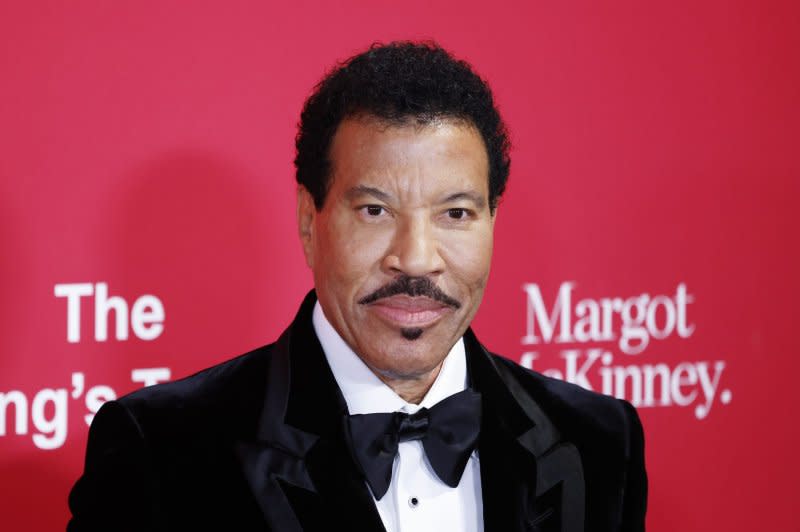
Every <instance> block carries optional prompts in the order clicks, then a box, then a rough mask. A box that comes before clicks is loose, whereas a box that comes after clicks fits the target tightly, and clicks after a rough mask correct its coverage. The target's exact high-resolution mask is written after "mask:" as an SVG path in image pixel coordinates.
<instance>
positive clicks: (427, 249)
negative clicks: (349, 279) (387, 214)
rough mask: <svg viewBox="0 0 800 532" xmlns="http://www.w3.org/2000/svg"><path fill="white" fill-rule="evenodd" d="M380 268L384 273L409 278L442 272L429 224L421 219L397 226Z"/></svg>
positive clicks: (406, 221) (440, 257)
mask: <svg viewBox="0 0 800 532" xmlns="http://www.w3.org/2000/svg"><path fill="white" fill-rule="evenodd" d="M383 266H384V270H385V271H386V272H387V273H393V274H397V273H402V274H405V275H408V276H411V277H422V276H431V275H438V274H440V273H442V271H444V260H443V259H442V256H441V255H440V254H439V243H438V241H437V240H436V236H435V234H434V228H433V227H432V224H431V222H430V221H429V220H427V219H425V218H424V217H420V218H413V219H408V220H405V221H403V222H402V223H400V224H398V226H397V229H396V231H395V234H394V238H393V239H392V245H391V247H390V248H389V251H388V252H387V254H386V256H385V257H384V260H383Z"/></svg>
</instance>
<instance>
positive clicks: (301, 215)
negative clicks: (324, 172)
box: [297, 185, 317, 269]
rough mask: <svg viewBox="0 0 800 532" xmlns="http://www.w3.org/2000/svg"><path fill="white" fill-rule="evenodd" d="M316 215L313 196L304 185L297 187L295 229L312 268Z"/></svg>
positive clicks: (307, 261) (307, 262)
mask: <svg viewBox="0 0 800 532" xmlns="http://www.w3.org/2000/svg"><path fill="white" fill-rule="evenodd" d="M316 216H317V207H316V206H315V205H314V197H313V196H312V195H311V193H310V192H309V191H308V189H306V187H304V186H303V185H300V186H298V187H297V230H298V233H299V234H300V243H301V244H302V245H303V253H304V254H305V256H306V264H308V267H309V268H312V269H313V268H314V222H315V220H316Z"/></svg>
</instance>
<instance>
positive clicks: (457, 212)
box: [447, 209, 468, 220]
mask: <svg viewBox="0 0 800 532" xmlns="http://www.w3.org/2000/svg"><path fill="white" fill-rule="evenodd" d="M467 214H468V213H467V209H447V216H449V217H450V218H452V219H453V220H463V219H465V218H466V217H467Z"/></svg>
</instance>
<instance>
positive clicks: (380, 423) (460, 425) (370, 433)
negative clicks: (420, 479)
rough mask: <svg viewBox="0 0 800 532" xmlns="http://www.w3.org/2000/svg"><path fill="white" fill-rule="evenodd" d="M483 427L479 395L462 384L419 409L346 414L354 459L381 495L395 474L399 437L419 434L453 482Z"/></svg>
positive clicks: (433, 464) (443, 477)
mask: <svg viewBox="0 0 800 532" xmlns="http://www.w3.org/2000/svg"><path fill="white" fill-rule="evenodd" d="M480 427H481V395H480V394H479V393H478V392H475V391H473V390H464V391H463V392H459V393H457V394H454V395H451V396H450V397H448V398H446V399H444V400H442V401H440V402H439V403H436V404H435V405H434V406H433V407H432V408H430V409H427V408H420V409H419V411H417V412H416V413H415V414H406V413H403V412H393V413H389V414H356V415H352V416H347V417H346V418H345V430H344V433H345V438H346V440H347V444H348V446H349V447H350V452H351V453H352V455H353V458H354V459H355V461H356V463H357V464H358V465H359V466H360V467H361V472H362V473H363V474H364V477H365V479H366V481H367V483H368V484H369V487H370V488H371V489H372V493H373V495H375V498H376V499H378V500H380V499H381V498H383V496H384V495H385V494H386V491H387V490H388V489H389V483H390V482H391V480H392V463H393V462H394V457H395V456H396V455H397V446H398V444H399V443H400V442H404V441H409V440H421V441H422V447H423V448H424V449H425V455H426V456H427V457H428V461H429V462H430V464H431V467H432V468H433V470H434V471H435V472H436V475H437V476H438V477H439V478H440V479H441V480H442V482H444V483H445V484H447V485H448V486H450V487H452V488H455V487H456V486H458V483H459V481H460V480H461V475H462V474H463V473H464V468H465V467H466V466H467V461H468V460H469V457H470V455H471V454H472V451H473V450H474V449H475V444H476V443H477V441H478V433H479V432H480Z"/></svg>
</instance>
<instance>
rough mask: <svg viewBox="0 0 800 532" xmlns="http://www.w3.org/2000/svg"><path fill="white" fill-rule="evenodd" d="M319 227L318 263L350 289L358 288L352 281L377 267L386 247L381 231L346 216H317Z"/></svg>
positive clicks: (327, 274) (370, 272)
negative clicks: (320, 218)
mask: <svg viewBox="0 0 800 532" xmlns="http://www.w3.org/2000/svg"><path fill="white" fill-rule="evenodd" d="M320 229H321V231H320V232H319V233H318V234H319V235H320V238H319V245H318V253H319V254H320V261H319V264H320V267H321V268H322V269H323V271H325V272H326V276H327V277H329V278H334V279H335V280H336V281H337V283H340V284H342V285H343V286H342V287H347V289H348V290H349V291H352V290H358V289H359V286H353V284H354V283H357V282H359V281H360V280H362V279H364V278H365V277H367V276H369V275H371V274H372V273H374V272H377V271H380V263H381V259H382V257H383V252H384V251H385V250H386V247H387V244H386V241H387V237H386V235H385V234H383V233H385V232H382V231H380V230H379V229H376V228H374V227H364V226H363V224H359V223H358V222H357V221H356V220H352V219H351V218H348V217H331V218H329V219H327V220H321V224H320Z"/></svg>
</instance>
